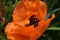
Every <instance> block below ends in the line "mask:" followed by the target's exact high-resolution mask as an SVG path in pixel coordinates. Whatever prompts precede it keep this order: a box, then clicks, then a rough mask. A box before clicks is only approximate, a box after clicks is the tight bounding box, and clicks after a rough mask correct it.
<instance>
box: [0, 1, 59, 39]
mask: <svg viewBox="0 0 60 40" xmlns="http://www.w3.org/2000/svg"><path fill="white" fill-rule="evenodd" d="M42 1H45V2H46V4H47V5H48V12H49V11H51V10H53V9H56V8H60V0H42ZM18 2H20V0H0V6H2V10H1V11H0V12H2V13H0V16H2V18H5V21H4V22H2V23H0V40H7V37H6V35H5V32H4V28H5V26H6V25H7V23H8V22H11V20H12V13H13V9H14V8H15V5H16V4H17V3H18ZM55 14H56V18H55V19H54V20H52V22H51V24H50V26H49V28H48V29H47V31H46V32H45V33H44V34H43V36H42V37H41V38H39V39H38V40H60V31H59V30H60V11H58V12H56V13H55ZM0 20H1V19H0Z"/></svg>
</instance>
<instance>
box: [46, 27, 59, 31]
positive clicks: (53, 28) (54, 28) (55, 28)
mask: <svg viewBox="0 0 60 40" xmlns="http://www.w3.org/2000/svg"><path fill="white" fill-rule="evenodd" d="M47 30H60V27H50V28H48V29H47Z"/></svg>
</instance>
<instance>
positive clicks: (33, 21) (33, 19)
mask: <svg viewBox="0 0 60 40" xmlns="http://www.w3.org/2000/svg"><path fill="white" fill-rule="evenodd" d="M29 21H30V23H29V24H28V26H30V25H34V27H35V28H36V27H37V26H38V22H39V19H38V18H36V17H35V15H32V16H31V17H30V18H29Z"/></svg>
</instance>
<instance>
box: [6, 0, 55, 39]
mask: <svg viewBox="0 0 60 40" xmlns="http://www.w3.org/2000/svg"><path fill="white" fill-rule="evenodd" d="M46 15H47V5H46V3H45V2H43V1H40V0H23V1H21V2H20V3H19V4H18V5H16V7H15V9H14V11H13V15H12V16H13V21H12V22H11V23H8V24H7V26H6V28H5V33H6V35H7V38H8V39H10V40H37V39H38V38H39V37H41V36H42V34H43V33H44V32H45V31H46V29H47V28H48V26H49V24H50V22H51V21H52V20H53V19H54V18H55V14H52V17H51V18H48V19H47V20H45V17H46Z"/></svg>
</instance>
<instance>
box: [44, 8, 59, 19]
mask: <svg viewBox="0 0 60 40" xmlns="http://www.w3.org/2000/svg"><path fill="white" fill-rule="evenodd" d="M59 10H60V8H57V9H54V10H51V11H50V12H48V14H47V16H46V17H45V20H47V19H48V18H49V17H51V16H52V14H53V13H55V12H57V11H59Z"/></svg>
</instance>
